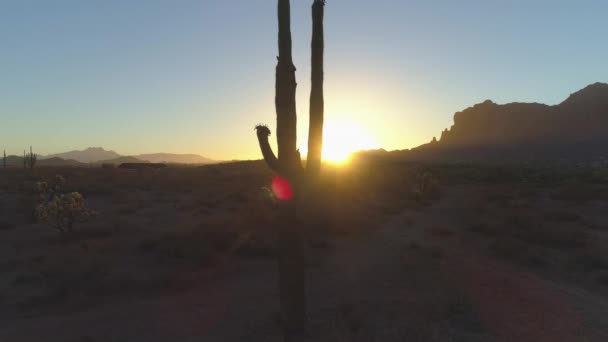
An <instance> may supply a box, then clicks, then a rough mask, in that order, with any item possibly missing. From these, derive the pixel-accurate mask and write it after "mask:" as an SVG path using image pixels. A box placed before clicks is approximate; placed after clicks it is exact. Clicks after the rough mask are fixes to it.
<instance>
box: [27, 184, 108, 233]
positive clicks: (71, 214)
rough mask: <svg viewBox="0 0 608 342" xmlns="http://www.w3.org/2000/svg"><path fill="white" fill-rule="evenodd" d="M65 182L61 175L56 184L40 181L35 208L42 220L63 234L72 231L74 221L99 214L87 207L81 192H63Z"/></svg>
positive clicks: (39, 218)
mask: <svg viewBox="0 0 608 342" xmlns="http://www.w3.org/2000/svg"><path fill="white" fill-rule="evenodd" d="M64 183H65V180H64V179H63V177H61V176H57V177H56V179H55V183H54V184H49V183H47V182H38V183H37V190H38V193H39V200H38V205H37V206H36V210H35V215H36V218H37V219H38V220H39V221H40V222H44V223H46V224H48V225H49V226H51V227H52V228H54V229H56V230H58V231H59V232H60V233H61V235H65V234H69V233H72V232H73V227H74V223H76V222H86V221H88V220H90V219H91V218H93V217H95V216H96V215H97V213H96V212H95V211H93V210H91V209H89V208H87V206H86V203H85V200H84V197H83V196H82V195H81V194H80V193H79V192H70V193H62V191H61V187H62V185H63V184H64Z"/></svg>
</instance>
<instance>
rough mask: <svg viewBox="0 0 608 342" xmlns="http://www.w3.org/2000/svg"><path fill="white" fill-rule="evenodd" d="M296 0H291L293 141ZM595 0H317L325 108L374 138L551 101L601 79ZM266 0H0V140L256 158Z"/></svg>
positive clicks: (389, 141) (406, 138) (269, 103)
mask: <svg viewBox="0 0 608 342" xmlns="http://www.w3.org/2000/svg"><path fill="white" fill-rule="evenodd" d="M311 3H312V1H311V0H292V17H293V23H292V25H293V27H292V30H293V40H294V54H295V57H294V58H295V64H296V66H297V67H298V73H297V77H298V82H299V87H298V113H299V114H300V115H299V122H298V124H299V132H300V136H299V142H298V145H299V146H302V147H305V146H306V132H307V129H308V120H307V116H308V92H309V77H310V76H309V75H310V73H309V56H310V51H309V44H310V31H311V24H310V8H309V7H310V4H311ZM607 14H608V2H607V1H600V0H598V1H572V0H569V1H559V0H546V1H545V0H538V1H535V0H511V1H509V0H502V1H498V0H480V1H465V0H462V1H452V0H450V1H430V0H425V1H422V0H420V1H408V0H375V1H369V0H365V1H364V0H328V2H327V7H326V62H325V63H326V89H325V97H326V120H329V121H336V122H340V121H351V122H355V123H356V124H357V125H360V126H363V127H365V128H366V129H367V130H369V132H370V134H371V135H373V136H374V137H375V139H376V140H377V142H378V143H379V144H380V145H382V146H384V147H385V148H387V149H397V148H406V147H412V146H415V145H418V144H421V143H424V142H427V141H429V140H430V139H431V138H432V137H433V136H434V135H437V136H438V135H439V134H440V132H441V130H443V128H445V127H449V126H450V125H451V124H452V115H453V114H454V112H456V111H459V110H462V109H464V108H466V107H468V106H470V105H473V104H475V103H478V102H481V101H483V100H485V99H492V100H494V101H495V102H498V103H506V102H516V101H517V102H543V103H547V104H557V103H559V102H561V101H562V100H564V99H565V98H566V97H567V96H568V95H569V94H570V93H572V92H574V91H576V90H578V89H580V88H582V87H584V86H586V85H588V84H590V83H593V82H598V81H602V82H606V81H608V44H607V37H608V21H607V20H606V15H607ZM276 51H277V48H276V0H232V1H211V0H196V1H195V0H130V1H125V0H96V1H93V0H91V1H83V0H53V1H48V0H37V1H33V0H0V148H6V150H7V153H11V154H13V153H21V151H22V150H23V149H24V148H25V147H27V146H29V145H34V147H35V151H37V152H39V153H42V154H47V153H52V152H63V151H67V150H73V149H82V148H86V147H88V146H103V147H105V148H106V149H113V150H116V151H117V152H119V153H122V154H136V153H149V152H175V153H199V154H202V155H205V156H208V157H212V158H216V159H233V158H256V159H257V158H260V153H259V152H258V148H257V142H256V139H255V134H254V131H253V127H254V125H255V124H257V123H268V124H270V126H271V128H273V129H274V125H275V117H274V115H275V114H274V66H275V62H276V58H275V56H276V53H277V52H276Z"/></svg>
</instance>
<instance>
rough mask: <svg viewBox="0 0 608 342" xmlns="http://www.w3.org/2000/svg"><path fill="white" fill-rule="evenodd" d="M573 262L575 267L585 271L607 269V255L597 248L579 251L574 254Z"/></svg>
mask: <svg viewBox="0 0 608 342" xmlns="http://www.w3.org/2000/svg"><path fill="white" fill-rule="evenodd" d="M573 262H574V265H575V266H576V268H577V269H582V270H583V271H585V272H594V271H597V270H608V255H606V253H605V252H604V251H603V250H601V249H598V248H588V249H585V250H582V251H580V252H579V253H578V254H576V255H575V256H574V258H573Z"/></svg>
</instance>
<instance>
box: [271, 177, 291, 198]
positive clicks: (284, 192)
mask: <svg viewBox="0 0 608 342" xmlns="http://www.w3.org/2000/svg"><path fill="white" fill-rule="evenodd" d="M272 192H273V193H274V195H275V196H277V198H278V199H279V200H281V201H289V200H290V199H292V198H293V190H292V188H291V184H290V183H289V181H288V180H287V179H285V178H281V177H279V176H276V177H274V179H273V180H272Z"/></svg>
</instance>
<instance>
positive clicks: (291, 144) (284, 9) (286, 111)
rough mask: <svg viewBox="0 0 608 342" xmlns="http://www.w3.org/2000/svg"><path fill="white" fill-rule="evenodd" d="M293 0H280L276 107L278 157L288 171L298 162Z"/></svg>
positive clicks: (293, 168)
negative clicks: (292, 23) (292, 31)
mask: <svg viewBox="0 0 608 342" xmlns="http://www.w3.org/2000/svg"><path fill="white" fill-rule="evenodd" d="M290 11H291V9H290V0H279V1H278V19H279V20H278V21H279V35H278V43H279V56H278V58H277V67H276V85H275V106H276V113H277V130H276V134H277V147H278V152H277V154H278V159H279V162H280V164H281V167H282V168H283V169H284V170H283V171H284V172H287V173H290V172H291V171H290V170H297V169H298V168H301V164H300V165H297V164H296V161H297V160H298V158H296V154H297V151H296V149H297V146H296V145H297V114H296V88H297V83H296V67H295V66H294V65H293V56H292V41H291V14H290Z"/></svg>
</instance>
